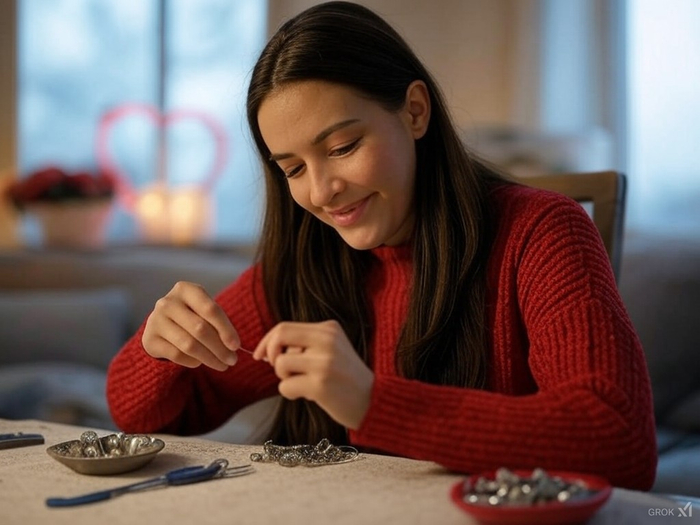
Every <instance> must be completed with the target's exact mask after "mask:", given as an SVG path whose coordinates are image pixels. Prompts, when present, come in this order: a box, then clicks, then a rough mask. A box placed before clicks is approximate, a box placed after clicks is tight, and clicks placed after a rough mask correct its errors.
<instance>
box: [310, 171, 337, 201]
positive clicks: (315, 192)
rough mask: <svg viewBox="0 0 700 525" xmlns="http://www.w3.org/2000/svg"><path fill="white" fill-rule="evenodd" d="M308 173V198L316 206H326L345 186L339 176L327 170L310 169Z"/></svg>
mask: <svg viewBox="0 0 700 525" xmlns="http://www.w3.org/2000/svg"><path fill="white" fill-rule="evenodd" d="M309 175H310V176H309V179H310V181H311V182H310V184H311V187H310V188H309V199H310V200H311V204H312V205H314V206H315V207H317V208H322V207H323V206H327V205H328V204H329V203H330V202H331V201H332V200H333V198H334V197H335V196H336V195H337V194H339V193H341V192H342V191H343V188H344V187H345V183H344V182H343V180H342V179H341V178H340V177H338V176H336V175H335V174H333V173H332V172H329V171H327V170H310V173H309Z"/></svg>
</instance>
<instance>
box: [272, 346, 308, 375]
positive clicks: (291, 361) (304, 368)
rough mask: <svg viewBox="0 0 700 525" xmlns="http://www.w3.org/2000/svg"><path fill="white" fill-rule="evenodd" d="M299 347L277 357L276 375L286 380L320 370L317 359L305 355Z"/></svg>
mask: <svg viewBox="0 0 700 525" xmlns="http://www.w3.org/2000/svg"><path fill="white" fill-rule="evenodd" d="M300 350H301V349H299V348H298V347H296V348H293V349H292V351H291V352H290V351H289V350H288V351H287V352H285V353H284V354H282V355H280V356H278V357H277V359H276V360H275V364H274V368H275V375H277V377H279V378H280V379H282V380H284V379H287V378H288V377H291V376H293V375H297V374H308V373H309V372H313V371H315V370H317V369H318V366H317V363H316V361H317V360H318V358H317V357H314V356H310V355H308V354H304V352H303V351H300Z"/></svg>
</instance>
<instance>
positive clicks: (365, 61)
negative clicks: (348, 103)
mask: <svg viewBox="0 0 700 525" xmlns="http://www.w3.org/2000/svg"><path fill="white" fill-rule="evenodd" d="M301 80H324V81H329V82H335V83H338V84H342V85H345V86H348V87H351V88H352V89H354V90H356V91H357V92H360V93H362V95H363V96H365V97H367V98H368V99H369V100H372V101H374V102H376V103H378V104H380V105H382V106H383V107H384V108H385V109H386V110H388V111H398V110H399V109H400V108H401V107H402V106H403V104H404V102H405V96H406V90H407V88H408V86H409V84H410V83H411V82H413V81H414V80H422V81H423V82H425V84H426V85H427V87H428V91H429V93H430V102H431V118H430V123H429V126H428V130H427V132H426V133H425V135H424V136H423V137H422V138H421V139H420V140H417V141H416V158H417V161H416V162H417V172H416V187H415V197H414V202H415V207H416V209H415V215H416V222H415V230H414V235H413V241H412V242H413V263H414V264H413V268H414V270H413V280H412V289H411V293H410V302H409V307H408V312H407V316H406V321H405V324H404V326H403V329H402V332H401V335H400V338H399V343H398V348H397V352H396V366H397V370H398V371H399V373H400V374H401V375H402V376H404V377H407V378H412V379H418V380H421V381H425V382H429V383H435V384H441V385H455V386H463V387H473V388H482V387H483V386H484V384H485V380H486V367H487V357H486V355H487V346H488V345H487V339H486V328H485V264H486V263H485V261H486V257H487V254H488V248H489V245H490V240H489V239H490V233H489V224H490V222H491V221H490V220H489V218H488V207H487V194H488V191H489V189H490V186H491V185H492V183H494V182H496V181H498V180H500V178H499V176H498V175H497V174H496V173H495V172H493V171H492V170H490V169H488V168H487V167H486V166H485V165H484V164H482V163H480V162H478V161H477V160H475V158H473V157H472V156H470V155H469V154H468V153H467V151H466V149H465V147H464V145H463V143H462V142H461V140H460V138H459V135H458V134H457V132H456V130H455V127H454V125H453V124H452V122H451V119H450V115H449V112H448V110H447V107H446V105H445V103H444V100H443V96H442V94H441V92H440V89H439V87H438V85H437V84H436V82H435V81H434V80H433V79H432V77H431V75H430V74H429V72H428V71H427V70H426V69H425V67H424V66H423V65H422V64H421V62H420V61H419V60H418V58H417V57H416V56H415V54H414V53H413V52H412V51H411V49H410V48H409V46H408V45H407V44H406V43H405V42H404V40H403V39H402V38H401V37H400V36H399V35H398V33H396V32H395V31H394V30H393V29H392V28H391V27H390V26H389V25H388V24H387V23H386V22H385V21H384V20H382V19H381V18H380V17H379V16H377V15H376V14H374V13H373V12H372V11H370V10H368V9H367V8H365V7H362V6H360V5H357V4H352V3H348V2H329V3H325V4H320V5H317V6H315V7H312V8H310V9H308V10H306V11H304V12H302V13H301V14H299V15H297V16H296V17H294V18H292V19H291V20H289V21H288V22H287V23H285V24H284V25H283V26H282V27H281V28H280V29H279V30H278V31H277V33H276V34H275V35H274V36H273V37H272V39H271V40H270V41H269V42H268V44H267V46H266V47H265V49H264V50H263V51H262V54H261V55H260V58H259V59H258V62H257V63H256V66H255V68H254V69H253V73H252V79H251V83H250V87H249V90H248V102H247V112H248V122H249V125H250V128H251V132H252V136H253V139H254V140H255V144H256V146H257V148H258V151H259V153H260V157H261V159H262V162H263V165H264V168H265V185H266V197H267V203H266V208H265V215H264V222H263V229H262V235H261V241H260V246H259V253H258V259H259V262H260V265H261V268H262V279H263V286H264V290H265V298H264V299H265V301H266V303H267V305H268V307H269V309H270V311H271V313H272V315H273V317H274V319H275V321H282V320H295V321H305V322H316V321H323V320H327V319H335V320H337V321H339V322H340V324H341V326H343V328H344V330H345V332H346V334H347V336H348V338H349V339H350V341H351V342H352V343H353V345H354V347H355V349H356V350H357V353H358V354H359V355H360V357H361V358H362V359H363V360H364V361H365V363H368V364H369V359H368V357H369V356H368V350H369V349H368V343H369V338H370V333H371V332H372V330H373V327H372V326H370V319H369V315H368V312H369V311H370V310H369V305H368V301H367V297H366V295H365V284H364V281H363V279H364V276H365V275H366V271H367V268H368V265H369V263H370V257H371V255H370V253H369V252H363V251H357V250H354V249H352V248H350V247H349V246H348V245H347V244H346V243H345V242H344V241H343V240H342V238H341V237H340V236H339V235H338V234H337V232H335V230H333V229H332V228H331V227H329V226H327V225H326V224H324V223H322V222H321V221H320V220H318V219H316V218H315V217H313V216H312V215H311V214H310V213H308V212H306V211H305V210H304V209H303V208H301V207H300V206H298V205H296V204H295V202H294V201H293V199H292V197H291V195H290V192H289V189H288V185H287V182H286V180H285V177H284V176H283V174H282V172H281V170H280V169H279V167H278V166H277V165H276V164H275V163H274V162H272V161H270V158H269V157H270V151H269V149H268V148H267V146H266V144H265V142H264V141H263V138H262V135H261V132H260V128H259V126H258V111H259V109H260V105H261V103H262V102H263V100H264V99H265V97H266V96H268V95H269V94H270V93H271V92H272V91H273V90H275V89H278V88H280V87H281V86H284V85H286V84H288V83H290V82H294V81H301ZM428 297H430V300H429V301H427V300H426V298H428ZM270 437H271V439H274V440H275V441H277V442H279V443H316V442H317V441H318V440H320V439H321V438H322V437H327V438H329V439H331V440H333V441H335V442H344V441H345V439H346V433H345V429H344V428H342V427H341V426H340V425H339V424H337V423H335V422H334V421H333V420H331V419H330V417H329V416H328V415H326V414H325V412H323V410H321V409H320V408H319V407H318V406H317V405H316V404H315V403H312V402H309V401H303V400H302V401H293V402H292V401H288V400H285V401H284V402H283V404H282V405H281V407H280V411H279V413H278V416H277V420H276V422H275V424H274V428H273V430H272V435H271V436H270Z"/></svg>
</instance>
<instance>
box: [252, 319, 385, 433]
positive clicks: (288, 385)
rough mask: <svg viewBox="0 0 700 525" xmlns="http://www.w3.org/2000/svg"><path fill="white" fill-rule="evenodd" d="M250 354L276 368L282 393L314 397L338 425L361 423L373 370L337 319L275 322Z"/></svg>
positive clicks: (369, 393)
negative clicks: (316, 321)
mask: <svg viewBox="0 0 700 525" xmlns="http://www.w3.org/2000/svg"><path fill="white" fill-rule="evenodd" d="M253 357H254V358H255V359H264V360H266V361H268V362H269V363H270V364H271V365H272V366H273V367H274V369H275V373H276V374H277V377H279V378H280V380H281V381H280V384H279V392H280V394H282V396H284V397H286V398H287V399H298V398H305V399H308V400H310V401H314V402H316V403H317V404H318V405H319V406H320V407H321V408H323V410H325V411H326V412H327V413H328V415H329V416H331V417H332V418H333V419H334V420H335V421H337V422H338V423H340V424H341V425H343V426H345V427H347V428H350V429H353V430H357V429H358V428H359V427H360V424H361V423H362V420H363V419H364V416H365V414H366V413H367V410H368V408H369V402H370V396H371V392H372V384H373V383H374V374H373V373H372V371H371V370H370V369H369V368H368V367H367V365H365V363H364V362H362V359H360V357H359V356H358V355H357V353H356V352H355V349H354V348H353V346H352V344H351V343H350V341H349V340H348V337H347V336H346V335H345V332H344V331H343V328H342V327H341V326H340V324H339V323H338V322H337V321H324V322H322V323H293V322H283V323H279V324H278V325H276V326H275V327H274V328H273V329H272V330H270V331H269V332H268V333H267V334H266V335H265V337H263V338H262V340H261V341H260V343H259V344H258V346H257V347H256V348H255V351H254V352H253Z"/></svg>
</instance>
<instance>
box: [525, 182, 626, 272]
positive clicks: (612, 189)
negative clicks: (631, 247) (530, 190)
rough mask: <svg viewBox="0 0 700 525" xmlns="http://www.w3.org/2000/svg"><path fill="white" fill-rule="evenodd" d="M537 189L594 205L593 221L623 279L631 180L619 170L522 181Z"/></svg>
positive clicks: (613, 265)
mask: <svg viewBox="0 0 700 525" xmlns="http://www.w3.org/2000/svg"><path fill="white" fill-rule="evenodd" d="M520 180H521V181H522V182H523V183H524V184H526V185H528V186H532V187H535V188H542V189H546V190H551V191H556V192H557V193H562V194H564V195H566V196H568V197H571V198H572V199H574V200H575V201H577V202H579V203H581V204H585V203H592V205H593V214H592V219H593V222H594V223H595V225H596V227H597V228H598V231H599V232H600V236H601V237H602V238H603V244H604V245H605V249H606V250H607V252H608V256H609V257H610V263H611V264H612V268H613V271H614V272H615V279H618V280H619V275H620V264H621V256H622V237H623V228H624V217H625V199H626V193H627V180H626V177H625V175H624V174H623V173H619V172H617V171H600V172H591V173H557V174H552V175H540V176H536V177H528V178H524V179H520Z"/></svg>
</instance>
